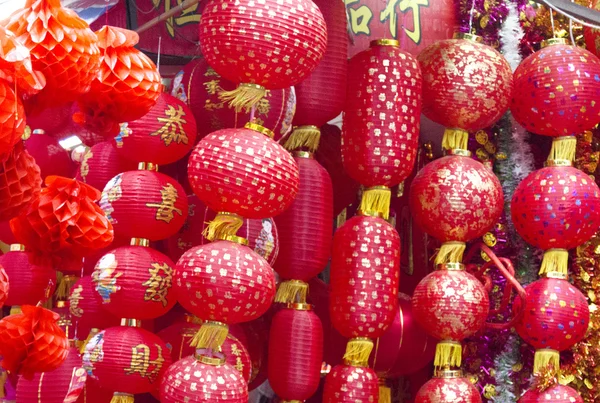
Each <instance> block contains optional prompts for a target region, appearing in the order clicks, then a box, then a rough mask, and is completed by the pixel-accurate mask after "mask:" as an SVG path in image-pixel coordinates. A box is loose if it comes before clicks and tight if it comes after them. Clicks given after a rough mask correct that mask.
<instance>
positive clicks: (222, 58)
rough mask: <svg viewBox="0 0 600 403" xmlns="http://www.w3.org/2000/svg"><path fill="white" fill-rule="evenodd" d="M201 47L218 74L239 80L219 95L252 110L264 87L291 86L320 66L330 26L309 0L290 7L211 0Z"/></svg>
mask: <svg viewBox="0 0 600 403" xmlns="http://www.w3.org/2000/svg"><path fill="white" fill-rule="evenodd" d="M282 18H283V19H285V21H286V24H281V19H282ZM255 20H256V21H260V24H257V23H256V21H255ZM200 47H201V48H202V52H203V53H204V56H205V57H206V60H207V61H208V63H209V64H210V65H211V66H212V68H214V69H215V71H216V72H217V73H219V75H221V76H222V77H224V78H226V79H227V80H229V81H233V82H234V83H236V84H239V86H238V88H237V89H235V90H233V91H228V92H223V93H222V94H221V99H223V100H224V101H230V104H231V106H232V107H234V108H236V109H238V110H241V109H243V108H246V109H249V108H250V107H252V106H255V105H256V104H257V103H258V102H260V100H261V99H262V98H263V97H264V95H265V91H266V89H278V88H287V87H291V86H292V85H295V84H297V83H299V82H301V81H302V80H304V79H305V78H306V77H307V76H308V75H309V74H310V73H311V72H312V71H313V70H314V69H315V68H316V67H317V65H318V64H319V62H320V61H321V59H322V58H323V55H324V54H325V49H326V47H327V27H326V24H325V20H324V18H323V14H321V11H320V10H319V8H318V7H317V6H316V5H315V4H314V3H313V2H312V1H311V0H298V1H297V2H296V3H294V5H293V6H291V7H287V6H282V5H280V4H279V3H278V1H277V0H265V1H264V2H260V3H256V2H254V1H251V0H242V1H239V2H237V1H232V0H211V1H209V2H208V4H207V5H206V7H205V8H204V12H203V13H202V24H201V25H200ZM257 67H258V68H257Z"/></svg>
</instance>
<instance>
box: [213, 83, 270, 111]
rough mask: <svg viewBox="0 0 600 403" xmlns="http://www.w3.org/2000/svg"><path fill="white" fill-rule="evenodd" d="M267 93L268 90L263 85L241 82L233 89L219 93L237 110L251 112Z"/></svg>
mask: <svg viewBox="0 0 600 403" xmlns="http://www.w3.org/2000/svg"><path fill="white" fill-rule="evenodd" d="M266 94H267V90H266V88H265V87H263V86H260V85H256V84H240V85H238V87H237V88H236V89H235V90H233V91H222V92H221V93H220V94H219V99H220V100H221V101H224V102H229V106H231V107H232V108H234V109H235V111H236V112H241V111H242V110H245V111H246V112H250V109H252V108H253V107H254V106H256V105H257V104H258V103H259V102H260V100H261V99H263V98H264V97H265V95H266Z"/></svg>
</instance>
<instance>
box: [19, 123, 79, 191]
mask: <svg viewBox="0 0 600 403" xmlns="http://www.w3.org/2000/svg"><path fill="white" fill-rule="evenodd" d="M25 149H26V150H27V152H28V153H29V155H31V156H32V157H33V158H34V159H35V163H36V164H37V166H39V167H40V172H41V176H42V179H46V177H47V176H52V175H57V176H64V177H67V178H72V177H73V176H74V175H75V164H73V161H71V157H70V156H69V153H67V151H66V150H65V149H64V148H62V147H61V146H60V144H59V143H58V141H57V140H56V139H54V138H52V137H50V136H48V135H47V134H46V133H45V132H44V131H43V130H34V131H33V134H32V135H31V136H30V137H29V138H28V139H27V140H25Z"/></svg>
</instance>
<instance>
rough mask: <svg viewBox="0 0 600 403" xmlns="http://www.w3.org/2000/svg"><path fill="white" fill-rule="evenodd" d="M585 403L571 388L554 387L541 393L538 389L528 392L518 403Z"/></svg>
mask: <svg viewBox="0 0 600 403" xmlns="http://www.w3.org/2000/svg"><path fill="white" fill-rule="evenodd" d="M542 402H552V403H583V399H582V398H581V396H580V395H579V393H577V391H576V390H575V389H573V388H571V387H569V386H565V385H554V386H552V387H550V388H548V389H545V390H542V391H539V390H536V389H530V390H528V391H527V392H526V393H525V394H524V395H523V396H521V398H520V399H519V401H518V403H542Z"/></svg>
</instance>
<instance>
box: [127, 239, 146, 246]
mask: <svg viewBox="0 0 600 403" xmlns="http://www.w3.org/2000/svg"><path fill="white" fill-rule="evenodd" d="M129 244H130V245H131V246H145V247H148V246H150V240H149V239H146V238H131V242H130V243H129Z"/></svg>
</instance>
